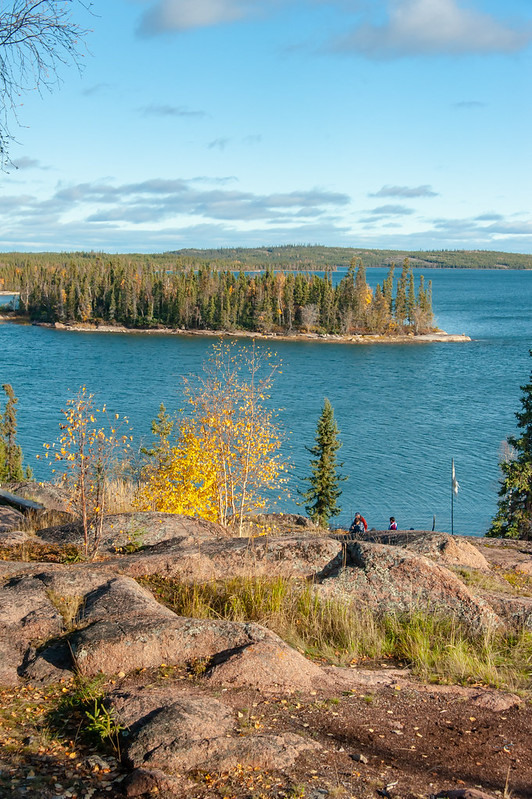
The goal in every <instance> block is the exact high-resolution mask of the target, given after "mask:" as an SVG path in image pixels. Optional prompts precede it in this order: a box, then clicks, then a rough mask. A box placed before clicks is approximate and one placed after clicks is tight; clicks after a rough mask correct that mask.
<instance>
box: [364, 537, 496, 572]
mask: <svg viewBox="0 0 532 799" xmlns="http://www.w3.org/2000/svg"><path fill="white" fill-rule="evenodd" d="M362 538H363V540H364V541H371V542H372V543H375V544H389V545H391V546H396V547H404V548H405V549H408V550H409V551H410V552H415V553H417V554H418V555H425V556H426V557H427V558H430V559H431V560H435V561H436V562H437V563H441V564H442V565H443V566H464V567H465V568H469V569H482V570H483V571H487V570H488V569H489V563H488V561H487V560H486V558H485V557H484V555H483V554H482V553H481V552H480V551H479V550H478V548H477V547H476V546H475V545H474V544H473V543H472V542H471V541H468V540H467V539H466V538H464V537H463V536H455V535H449V533H434V532H428V531H425V530H386V531H378V530H371V531H369V532H368V533H365V534H364V536H362Z"/></svg>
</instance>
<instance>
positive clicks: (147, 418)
mask: <svg viewBox="0 0 532 799" xmlns="http://www.w3.org/2000/svg"><path fill="white" fill-rule="evenodd" d="M414 271H416V270H414ZM385 273H386V272H385V270H381V269H371V270H368V273H367V278H368V282H369V283H370V285H372V286H375V284H376V283H377V282H380V283H382V279H383V277H384V275H385ZM424 274H425V277H426V279H429V278H430V279H431V280H432V281H433V295H434V296H433V300H434V310H435V314H436V321H437V323H438V325H439V326H440V327H441V328H443V329H444V330H447V331H448V332H453V333H467V334H468V335H470V336H471V337H472V338H473V341H472V342H470V343H459V344H456V343H454V344H452V343H449V344H442V343H436V344H405V345H399V344H374V345H364V346H356V345H349V344H340V343H326V342H310V341H276V342H273V343H272V342H259V345H258V346H265V347H268V348H269V349H272V348H273V349H275V351H276V352H277V354H278V355H279V358H280V359H281V360H282V362H283V371H282V374H281V375H279V377H278V378H277V380H276V383H275V388H274V403H275V405H276V406H278V407H280V408H282V409H283V410H282V412H281V414H280V418H281V421H282V422H283V423H284V425H285V428H286V431H287V439H286V443H285V446H284V448H285V451H286V453H287V454H289V455H290V457H291V459H292V462H293V464H294V469H293V474H292V478H291V484H292V494H293V497H292V499H286V501H284V502H283V504H282V506H281V507H280V509H282V510H286V511H288V510H290V511H294V510H295V511H297V510H298V509H297V506H296V505H295V500H296V498H297V495H296V488H297V486H298V485H303V484H302V483H301V482H300V478H301V477H302V476H304V475H305V474H306V473H308V462H309V457H310V456H309V454H308V452H306V450H305V445H307V446H312V444H313V443H314V442H313V439H314V434H315V428H316V422H317V419H318V416H319V413H320V410H321V407H322V404H323V398H324V397H328V398H329V399H330V401H331V402H332V404H333V407H334V409H335V414H336V418H337V421H338V425H339V428H340V437H341V440H342V442H343V448H342V449H341V450H340V456H341V459H342V460H343V461H344V468H343V473H344V474H345V475H346V476H348V478H349V479H348V480H347V482H345V483H344V484H343V496H342V502H341V505H342V508H343V512H342V514H341V516H340V517H339V518H338V519H337V520H336V522H337V523H339V524H340V523H349V521H350V519H351V518H352V516H353V515H354V512H355V511H356V510H360V511H361V512H362V513H363V515H364V516H365V517H366V519H367V520H368V523H369V525H370V526H374V527H377V528H381V529H382V528H383V527H386V526H387V522H388V518H389V516H390V515H394V516H395V517H396V519H397V520H398V523H399V527H400V528H410V527H414V528H425V529H427V528H429V529H430V528H431V526H432V519H433V515H435V516H436V527H437V529H439V530H450V524H451V519H450V504H451V492H450V470H451V458H453V457H454V459H455V464H456V476H457V479H458V481H459V483H460V491H459V493H458V496H457V497H456V498H455V503H454V530H455V532H457V533H465V534H470V535H481V534H483V533H484V532H485V531H486V529H487V528H488V526H489V522H490V519H491V517H492V516H493V513H494V511H495V507H496V502H497V488H498V479H499V469H498V462H499V460H500V457H501V450H502V445H503V443H504V441H505V439H506V437H507V436H508V435H510V434H512V433H513V432H514V431H515V416H514V414H515V411H517V410H519V409H520V403H519V399H520V396H521V391H520V386H521V385H523V384H524V383H526V382H528V376H529V374H530V368H531V366H532V360H531V359H530V357H529V355H528V351H529V349H530V347H532V313H531V310H532V271H530V272H524V271H488V270H486V271H473V270H451V269H449V270H425V271H424ZM211 344H212V339H209V338H203V337H186V336H172V335H165V334H163V335H145V334H135V335H127V334H106V333H82V332H68V331H61V330H51V329H46V328H41V327H33V326H21V325H14V324H1V325H0V353H1V355H0V382H1V383H6V382H7V383H11V384H12V385H13V387H14V389H15V393H16V395H17V397H18V398H19V404H18V421H19V442H20V444H21V445H22V447H23V450H24V454H25V457H26V462H28V463H30V465H31V466H32V468H33V469H34V471H35V475H36V477H38V478H39V479H47V478H49V476H50V475H49V471H47V470H46V467H45V466H44V465H43V464H41V463H40V462H39V461H37V460H36V459H35V455H36V454H37V453H38V452H42V443H43V442H44V441H47V442H51V441H53V440H55V439H56V438H57V435H58V432H59V427H58V425H59V423H60V421H61V418H62V417H61V415H60V412H59V410H60V408H61V407H63V406H64V405H65V402H66V400H67V399H68V397H69V391H74V392H75V391H76V390H77V389H78V388H79V386H80V385H82V384H86V385H87V387H88V389H89V390H90V391H92V392H94V393H96V394H97V396H98V398H99V399H101V401H102V402H106V403H107V405H108V408H109V409H112V410H113V411H116V412H117V413H120V414H125V415H127V416H129V419H130V421H131V425H132V428H133V433H134V435H135V438H136V441H137V442H138V441H139V440H140V439H141V438H142V437H144V439H145V440H146V441H149V439H150V436H149V431H150V422H151V419H152V418H153V417H154V416H155V415H156V413H157V410H158V407H159V405H160V403H161V402H164V403H165V405H166V406H167V408H168V409H169V410H170V411H177V410H178V409H179V408H181V407H182V406H183V395H182V384H181V377H182V376H183V375H185V374H190V373H198V372H199V371H200V369H201V364H202V361H203V359H204V358H205V356H206V354H207V352H208V350H209V348H210V346H211ZM239 346H240V345H239Z"/></svg>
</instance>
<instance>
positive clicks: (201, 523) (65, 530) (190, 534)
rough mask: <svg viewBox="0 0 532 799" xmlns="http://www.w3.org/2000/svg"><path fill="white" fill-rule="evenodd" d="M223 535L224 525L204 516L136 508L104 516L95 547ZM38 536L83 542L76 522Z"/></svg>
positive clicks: (110, 549) (123, 547) (55, 541)
mask: <svg viewBox="0 0 532 799" xmlns="http://www.w3.org/2000/svg"><path fill="white" fill-rule="evenodd" d="M227 536H228V532H227V530H226V529H225V527H222V526H221V525H219V524H215V523H214V522H208V521H206V520H205V519H198V518H196V517H193V516H183V515H180V514H177V513H157V512H155V511H153V512H152V511H147V512H143V511H142V512H141V511H138V512H134V513H117V514H110V515H108V516H106V517H105V518H104V523H103V530H102V538H101V542H100V547H99V548H100V550H101V551H106V552H117V551H119V550H125V551H128V550H131V551H134V550H136V549H141V548H142V547H145V546H153V545H155V544H159V543H161V542H164V541H169V540H172V539H175V538H177V539H185V540H188V541H189V542H190V543H192V542H197V541H202V540H204V539H206V538H207V539H208V538H224V537H227ZM39 538H41V539H42V540H43V541H47V542H48V543H52V544H67V543H69V544H76V545H78V546H79V545H81V544H83V532H82V530H81V527H80V525H79V524H76V525H73V524H66V525H62V526H60V527H57V526H56V527H48V528H44V529H41V530H39Z"/></svg>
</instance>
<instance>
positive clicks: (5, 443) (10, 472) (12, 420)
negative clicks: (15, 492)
mask: <svg viewBox="0 0 532 799" xmlns="http://www.w3.org/2000/svg"><path fill="white" fill-rule="evenodd" d="M2 388H3V390H4V392H5V394H6V396H7V402H6V407H5V409H4V413H3V415H2V417H1V425H0V480H1V481H2V482H18V481H20V480H24V478H25V477H30V476H31V470H29V469H28V470H27V471H26V474H25V473H24V469H23V467H22V450H21V448H20V446H19V445H18V444H17V409H16V404H17V402H18V399H17V398H16V397H15V392H14V391H13V387H12V386H11V385H10V384H9V383H4V385H3V386H2Z"/></svg>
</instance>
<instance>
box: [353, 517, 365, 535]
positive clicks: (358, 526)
mask: <svg viewBox="0 0 532 799" xmlns="http://www.w3.org/2000/svg"><path fill="white" fill-rule="evenodd" d="M367 529H368V523H367V521H366V520H365V518H364V517H363V516H362V514H360V513H355V518H354V519H353V521H352V523H351V527H350V528H349V532H350V533H352V534H354V535H356V534H357V533H365V532H366V530H367Z"/></svg>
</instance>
